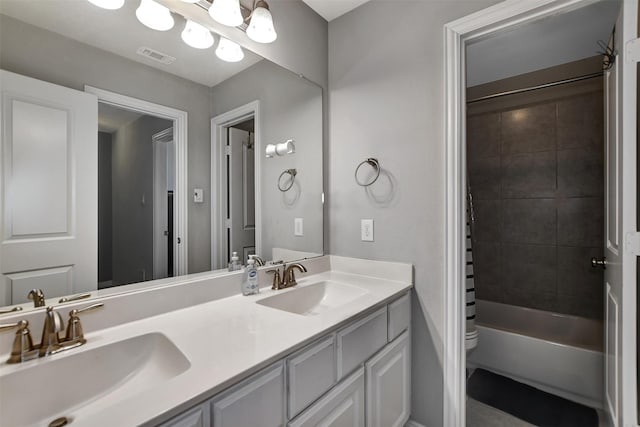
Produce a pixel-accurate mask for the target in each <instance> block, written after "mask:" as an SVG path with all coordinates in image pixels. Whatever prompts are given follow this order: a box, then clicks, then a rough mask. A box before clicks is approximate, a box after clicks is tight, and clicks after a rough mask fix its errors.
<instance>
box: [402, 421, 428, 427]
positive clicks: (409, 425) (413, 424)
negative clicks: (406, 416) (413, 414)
mask: <svg viewBox="0 0 640 427" xmlns="http://www.w3.org/2000/svg"><path fill="white" fill-rule="evenodd" d="M404 427H425V426H423V425H422V424H420V423H417V422H415V421H413V420H409V421H407V423H406V424H405V425H404Z"/></svg>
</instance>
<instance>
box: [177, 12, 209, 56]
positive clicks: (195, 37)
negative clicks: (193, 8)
mask: <svg viewBox="0 0 640 427" xmlns="http://www.w3.org/2000/svg"><path fill="white" fill-rule="evenodd" d="M182 40H183V41H184V42H185V43H186V44H188V45H189V46H191V47H195V48H196V49H208V48H210V47H211V46H213V42H214V40H213V34H211V31H209V30H207V29H206V28H205V27H203V26H202V25H200V24H198V23H197V22H193V21H192V20H190V19H187V23H186V24H185V26H184V30H183V31H182Z"/></svg>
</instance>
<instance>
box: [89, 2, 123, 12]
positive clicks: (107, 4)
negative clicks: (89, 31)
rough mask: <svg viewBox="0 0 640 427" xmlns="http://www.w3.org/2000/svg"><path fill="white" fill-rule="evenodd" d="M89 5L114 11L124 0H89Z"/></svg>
mask: <svg viewBox="0 0 640 427" xmlns="http://www.w3.org/2000/svg"><path fill="white" fill-rule="evenodd" d="M89 3H92V4H94V5H96V6H98V7H101V8H103V9H109V10H116V9H120V8H121V7H122V6H123V5H124V0H89Z"/></svg>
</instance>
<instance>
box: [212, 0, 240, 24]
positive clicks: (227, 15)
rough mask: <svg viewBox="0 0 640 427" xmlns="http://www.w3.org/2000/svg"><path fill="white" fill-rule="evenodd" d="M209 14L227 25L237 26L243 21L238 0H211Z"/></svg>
mask: <svg viewBox="0 0 640 427" xmlns="http://www.w3.org/2000/svg"><path fill="white" fill-rule="evenodd" d="M209 16H211V18H213V20H214V21H216V22H219V23H220V24H222V25H226V26H228V27H237V26H239V25H242V23H243V22H244V18H243V17H242V12H241V11H240V0H213V3H212V4H211V6H210V7H209Z"/></svg>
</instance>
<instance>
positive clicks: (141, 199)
mask: <svg viewBox="0 0 640 427" xmlns="http://www.w3.org/2000/svg"><path fill="white" fill-rule="evenodd" d="M98 145H99V148H98V289H104V288H108V287H112V286H120V285H125V284H129V283H137V282H144V281H148V280H152V279H160V278H164V277H170V276H172V275H173V271H172V270H173V259H171V260H169V255H172V254H173V250H172V249H173V248H171V250H168V248H167V240H168V237H169V232H172V231H173V224H169V218H173V211H174V204H173V200H170V201H169V200H167V197H168V196H172V194H173V186H174V183H173V182H171V183H169V175H171V181H173V174H172V172H173V165H168V158H170V157H173V156H172V151H173V150H172V148H173V127H172V123H171V121H170V120H166V119H162V118H159V117H154V116H151V115H145V114H140V113H138V112H134V111H131V110H127V109H123V108H119V107H114V106H111V105H109V104H103V103H99V104H98ZM168 166H170V167H168ZM169 191H171V193H169ZM163 240H164V243H163V242H162V241H163ZM169 241H171V240H169ZM172 246H173V245H172Z"/></svg>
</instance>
